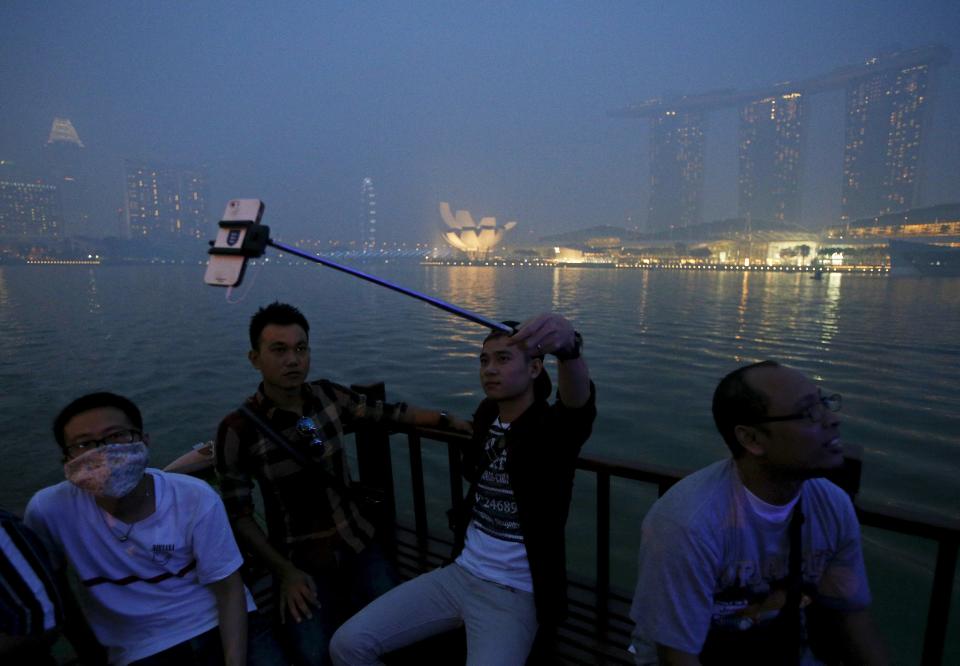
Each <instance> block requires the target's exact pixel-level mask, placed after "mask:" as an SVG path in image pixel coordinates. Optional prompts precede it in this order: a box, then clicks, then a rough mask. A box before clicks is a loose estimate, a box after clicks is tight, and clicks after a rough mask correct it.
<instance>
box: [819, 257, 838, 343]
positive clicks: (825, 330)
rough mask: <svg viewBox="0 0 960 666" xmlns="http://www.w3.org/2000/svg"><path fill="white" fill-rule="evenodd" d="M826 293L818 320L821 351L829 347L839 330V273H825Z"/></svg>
mask: <svg viewBox="0 0 960 666" xmlns="http://www.w3.org/2000/svg"><path fill="white" fill-rule="evenodd" d="M826 278H827V279H826V282H827V294H826V300H825V301H824V304H823V316H822V318H821V321H820V344H821V345H823V351H828V350H829V349H830V342H831V340H833V337H834V336H835V335H836V334H837V331H838V330H839V322H840V282H841V280H843V276H842V275H841V274H840V273H827V276H826Z"/></svg>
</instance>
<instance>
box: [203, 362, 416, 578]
mask: <svg viewBox="0 0 960 666" xmlns="http://www.w3.org/2000/svg"><path fill="white" fill-rule="evenodd" d="M302 391H303V415H304V416H310V417H312V418H313V420H314V421H315V423H316V425H317V427H318V429H319V431H320V437H321V438H322V439H323V442H324V445H323V446H322V447H321V446H312V445H311V443H310V442H311V439H313V438H312V437H311V436H304V435H301V434H298V432H297V427H296V424H297V421H298V420H299V418H300V416H299V415H298V414H295V413H293V412H288V411H286V410H283V409H280V408H279V407H277V406H276V405H274V403H273V401H271V400H270V399H269V398H268V397H267V396H266V395H265V394H264V393H263V384H261V385H260V387H259V388H258V389H257V393H256V394H255V395H253V396H252V397H250V398H248V399H247V401H246V406H247V407H248V408H249V409H251V410H252V411H254V412H255V413H256V414H257V415H259V416H260V417H261V418H262V419H264V420H265V421H267V422H268V423H269V424H270V425H271V426H273V428H274V429H275V430H276V431H277V432H278V433H280V434H281V435H283V436H284V437H286V438H287V440H288V441H289V442H290V444H291V445H292V446H293V447H295V448H296V449H297V450H298V451H299V452H300V453H301V454H302V455H303V456H304V457H306V458H309V459H310V460H311V461H313V462H314V463H316V464H317V466H318V467H319V469H317V468H305V467H302V466H301V465H300V464H299V463H298V462H297V461H296V460H295V459H294V458H293V457H292V456H291V455H290V454H289V453H288V452H287V451H285V450H284V449H283V448H282V447H280V446H278V445H277V444H274V443H273V442H271V441H270V440H269V439H268V438H266V437H265V436H264V435H263V434H262V433H261V432H260V430H258V429H257V427H256V426H255V425H254V424H253V423H252V422H251V421H250V419H248V418H247V417H245V416H244V415H243V413H242V412H240V411H239V410H237V411H234V412H231V413H230V414H228V415H227V416H226V418H224V419H223V421H221V422H220V427H219V428H218V430H217V442H216V460H217V462H216V467H217V475H218V477H219V479H220V492H221V494H222V496H223V503H224V505H225V506H226V508H227V513H228V515H229V516H230V519H231V520H236V519H237V518H240V517H242V516H249V515H252V514H253V511H254V502H253V481H254V480H256V481H257V483H258V484H259V485H260V492H261V494H262V495H263V501H264V506H265V510H266V519H267V531H268V538H269V540H270V543H271V545H272V546H273V547H274V548H276V549H277V551H278V552H280V553H281V554H283V555H284V556H286V557H287V558H289V559H290V560H291V561H292V562H293V563H294V564H295V565H297V566H301V567H310V566H323V565H328V564H331V563H333V562H334V557H335V551H336V550H337V549H338V548H342V547H344V546H346V547H347V548H349V549H351V550H353V551H355V552H360V551H361V550H363V548H364V547H365V546H366V545H367V544H368V543H369V542H370V539H371V538H372V536H373V525H371V524H370V522H369V521H367V520H366V519H364V517H363V516H362V515H361V514H360V511H359V509H358V508H357V505H356V504H355V503H354V502H353V501H351V499H350V497H349V488H350V469H349V466H348V464H347V460H346V457H345V455H344V451H343V437H344V435H345V434H349V433H351V432H353V430H354V429H355V426H356V424H357V422H358V421H368V422H377V421H381V420H387V421H397V420H398V419H399V418H400V415H401V414H402V413H403V411H404V405H403V404H402V403H399V404H384V403H382V402H380V401H377V402H376V403H375V404H367V401H366V396H364V395H361V394H359V393H356V392H355V391H351V390H350V389H348V388H346V387H345V386H341V385H339V384H334V383H333V382H328V381H326V380H319V381H314V382H311V383H309V384H304V385H303V388H302Z"/></svg>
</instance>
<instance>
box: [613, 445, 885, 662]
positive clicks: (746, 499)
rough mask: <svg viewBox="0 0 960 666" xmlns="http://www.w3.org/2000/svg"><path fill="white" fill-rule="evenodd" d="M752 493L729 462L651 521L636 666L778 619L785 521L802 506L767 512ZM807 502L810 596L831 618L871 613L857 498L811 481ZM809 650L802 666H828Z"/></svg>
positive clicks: (677, 494) (647, 522) (682, 487)
mask: <svg viewBox="0 0 960 666" xmlns="http://www.w3.org/2000/svg"><path fill="white" fill-rule="evenodd" d="M747 493H748V491H747V489H746V488H745V487H744V485H743V482H742V481H741V480H740V476H739V474H738V472H737V468H736V463H735V462H734V461H733V460H732V459H727V460H723V461H720V462H717V463H714V464H712V465H709V466H708V467H705V468H704V469H702V470H700V471H698V472H695V473H693V474H691V475H690V476H688V477H686V478H685V479H683V480H682V481H680V482H678V483H677V484H676V485H675V486H673V488H671V489H670V491H669V492H667V493H666V494H665V495H664V496H663V497H661V498H660V499H659V500H658V501H657V502H656V503H655V504H654V505H653V507H652V508H651V509H650V511H649V512H648V513H647V516H646V518H645V519H644V521H643V527H642V536H641V541H640V554H639V567H638V576H637V587H636V592H635V594H634V598H633V606H632V607H631V609H630V617H631V618H632V619H633V620H634V622H636V629H635V631H634V633H633V648H634V649H635V651H636V652H635V657H634V658H635V662H636V663H637V664H656V663H657V654H656V645H657V644H658V643H659V644H661V645H666V646H668V647H672V648H674V649H677V650H680V651H682V652H689V653H691V654H698V653H699V652H700V651H701V649H702V648H703V645H704V643H705V641H706V638H707V635H708V633H709V631H710V630H711V629H712V628H728V629H730V628H734V627H737V628H747V627H749V626H753V625H755V624H757V625H761V624H763V623H765V622H767V621H769V619H770V617H769V614H770V610H771V609H772V610H773V611H775V613H773V614H774V615H775V614H776V613H779V611H780V609H781V607H782V604H783V601H782V599H781V600H780V601H779V602H778V603H776V604H774V603H773V600H774V599H778V598H779V597H777V596H776V595H775V594H774V593H773V591H774V589H775V588H776V586H777V585H778V584H779V583H780V582H782V581H783V580H784V579H785V578H786V576H787V575H788V573H789V554H790V539H789V520H788V518H789V516H784V515H783V513H784V511H785V510H787V506H789V507H790V510H792V509H793V506H794V505H795V502H794V503H793V504H791V505H786V506H781V507H776V506H773V505H769V504H767V505H766V507H764V506H762V504H758V502H762V500H759V499H758V498H753V500H752V499H751V498H750V496H749V495H748V494H747ZM799 499H800V501H801V502H802V503H801V507H802V509H803V514H804V517H805V520H804V522H803V525H802V527H801V555H802V571H803V582H804V586H805V593H806V590H807V589H809V590H815V591H816V597H817V601H818V602H819V603H820V604H822V605H824V606H826V607H829V608H835V609H838V610H846V611H852V610H860V609H863V608H866V607H867V606H869V605H870V588H869V585H868V583H867V577H866V571H865V569H864V564H863V554H862V552H861V550H860V525H859V523H858V522H857V515H856V512H855V511H854V508H853V504H852V503H851V502H850V498H849V497H848V496H847V494H846V493H845V492H844V491H843V490H841V489H840V488H838V487H837V486H835V485H834V484H832V483H830V482H829V481H827V480H825V479H809V480H807V481H804V483H803V485H802V487H801V491H800V495H799ZM754 500H755V501H754ZM778 513H779V514H780V515H777V514H778ZM764 602H769V604H765V603H764ZM804 640H806V639H805V637H804ZM802 647H803V654H802V655H801V663H802V664H815V663H820V662H819V661H818V660H817V659H815V657H814V656H813V654H812V652H811V651H810V649H809V647H808V646H807V645H806V644H804V645H803V646H802Z"/></svg>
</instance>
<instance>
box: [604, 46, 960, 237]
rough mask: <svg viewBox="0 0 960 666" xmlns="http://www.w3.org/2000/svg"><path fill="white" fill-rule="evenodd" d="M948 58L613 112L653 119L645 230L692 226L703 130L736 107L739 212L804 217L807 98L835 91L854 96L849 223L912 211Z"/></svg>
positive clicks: (845, 194) (896, 58)
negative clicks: (934, 77)
mask: <svg viewBox="0 0 960 666" xmlns="http://www.w3.org/2000/svg"><path fill="white" fill-rule="evenodd" d="M949 60H950V52H949V50H948V49H947V48H946V47H944V46H939V45H931V46H924V47H920V48H915V49H908V50H903V51H897V52H893V53H886V54H884V55H883V56H881V57H877V58H871V59H870V60H869V61H867V62H866V63H863V64H857V65H852V66H845V67H839V68H836V69H834V70H832V71H830V72H827V73H825V74H820V75H817V76H814V77H810V78H807V79H802V80H797V81H786V82H781V83H776V84H773V85H767V86H763V87H760V88H757V89H755V90H747V91H740V90H732V89H722V90H713V91H709V92H705V93H699V94H693V95H681V96H675V97H670V98H668V99H660V98H654V99H649V100H646V101H643V102H640V103H638V104H634V105H631V106H629V107H627V108H624V109H619V110H616V111H611V112H610V114H609V115H611V116H614V117H621V118H647V119H649V121H650V125H651V132H652V135H653V136H652V140H651V144H652V146H653V149H652V150H651V162H650V173H651V192H650V207H649V211H650V215H649V225H648V229H647V231H649V232H656V231H660V230H663V229H671V228H674V227H683V226H690V225H691V224H695V222H693V220H697V219H698V218H699V214H700V205H701V190H702V182H703V175H702V174H703V168H704V165H703V145H704V140H705V139H704V132H703V129H702V128H703V127H704V126H705V124H706V119H707V117H708V114H709V113H711V112H714V111H719V110H721V109H727V108H731V107H739V108H740V110H741V113H740V144H739V150H740V177H739V189H740V193H739V194H740V210H741V214H743V216H744V217H749V218H757V219H759V218H761V217H769V218H770V219H772V220H777V221H781V222H784V223H788V222H790V221H794V222H797V221H799V217H800V199H801V192H800V171H801V167H802V160H801V158H802V143H803V141H802V120H803V115H804V113H803V106H804V105H806V104H807V103H808V99H807V98H809V97H810V96H814V95H817V94H820V93H825V92H830V91H835V90H846V94H847V108H846V136H845V141H846V143H845V147H844V158H843V186H842V194H841V196H842V200H841V217H842V219H844V220H853V219H859V218H862V217H870V216H872V215H877V214H882V213H884V212H890V211H895V210H903V209H905V208H908V207H910V206H911V205H913V204H914V201H915V199H916V191H917V188H918V183H919V181H920V179H921V177H922V174H921V173H920V162H921V148H922V140H923V127H924V124H925V122H926V121H925V116H926V114H927V113H928V108H929V105H930V99H929V89H930V78H931V74H932V72H933V71H934V70H935V69H936V68H937V67H940V66H942V65H944V64H946V63H947V62H949ZM694 212H695V214H694ZM748 213H749V215H747V214H748Z"/></svg>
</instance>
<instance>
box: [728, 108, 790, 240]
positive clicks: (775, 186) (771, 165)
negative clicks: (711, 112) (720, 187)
mask: <svg viewBox="0 0 960 666" xmlns="http://www.w3.org/2000/svg"><path fill="white" fill-rule="evenodd" d="M802 117H803V97H802V96H801V94H800V93H797V92H792V93H785V94H781V95H773V96H770V97H765V98H763V99H759V100H756V101H753V102H750V103H748V104H746V105H744V106H742V107H741V108H740V177H739V181H738V182H739V189H740V204H739V206H740V216H741V217H743V218H744V219H751V220H771V221H777V222H791V223H798V222H799V221H800V173H801V169H802V165H801V157H802V154H801V149H802V143H803V142H802V138H803V137H802V125H801V120H802Z"/></svg>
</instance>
